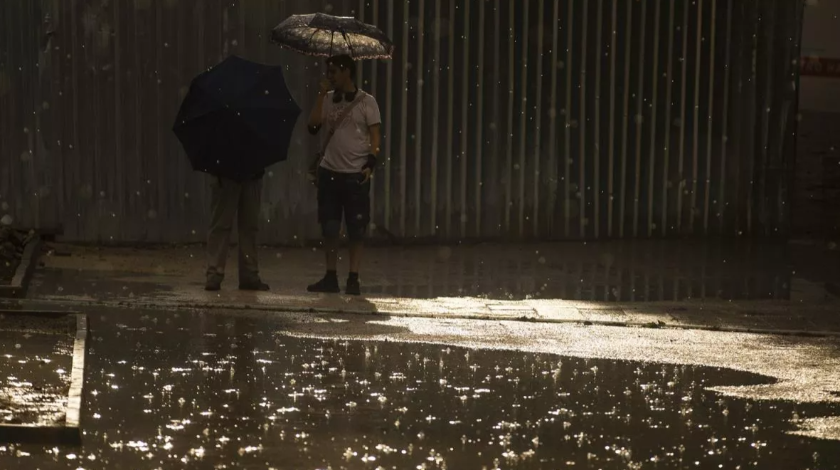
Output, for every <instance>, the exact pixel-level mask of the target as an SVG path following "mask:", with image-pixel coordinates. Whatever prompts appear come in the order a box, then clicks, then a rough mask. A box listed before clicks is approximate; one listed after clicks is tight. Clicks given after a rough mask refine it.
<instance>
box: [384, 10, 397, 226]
mask: <svg viewBox="0 0 840 470" xmlns="http://www.w3.org/2000/svg"><path fill="white" fill-rule="evenodd" d="M386 31H387V34H388V36H389V37H394V9H393V7H390V8H388V29H387V30H386ZM386 63H387V71H386V76H385V139H386V140H385V143H386V145H385V148H386V149H387V153H386V154H385V196H384V199H385V214H384V215H383V219H384V222H385V224H384V225H385V230H390V229H391V213H392V210H393V209H392V208H393V203H392V196H393V195H392V192H393V191H392V189H391V168H392V167H393V164H392V161H391V159H392V158H393V148H394V135H393V129H394V126H393V124H392V123H393V122H394V113H393V111H394V61H392V60H389V61H387V62H386Z"/></svg>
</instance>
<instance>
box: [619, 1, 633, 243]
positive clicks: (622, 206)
mask: <svg viewBox="0 0 840 470" xmlns="http://www.w3.org/2000/svg"><path fill="white" fill-rule="evenodd" d="M626 3H627V17H626V21H627V26H626V29H625V34H626V35H628V36H629V35H630V34H631V33H630V31H633V3H634V2H626ZM624 44H625V45H624V88H623V90H624V92H623V94H624V114H623V116H624V119H623V120H622V129H621V181H620V185H621V192H620V193H619V198H618V204H619V209H618V236H619V237H620V238H624V226H625V224H626V221H627V219H626V210H627V204H626V202H625V199H626V196H627V147H628V143H627V134H628V132H629V125H630V124H629V118H630V95H631V93H630V70H631V60H630V52H631V51H632V42H631V41H629V40H628V38H625V40H624Z"/></svg>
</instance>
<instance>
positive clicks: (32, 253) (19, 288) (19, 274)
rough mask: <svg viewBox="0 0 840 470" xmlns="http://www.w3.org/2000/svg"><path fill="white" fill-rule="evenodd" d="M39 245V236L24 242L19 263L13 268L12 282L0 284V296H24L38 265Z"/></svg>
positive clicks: (13, 297)
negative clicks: (5, 284) (24, 245)
mask: <svg viewBox="0 0 840 470" xmlns="http://www.w3.org/2000/svg"><path fill="white" fill-rule="evenodd" d="M41 245H42V242H41V239H40V237H39V238H33V239H32V240H30V241H29V243H27V244H26V247H24V249H23V256H21V259H20V264H19V265H18V267H17V269H15V275H14V277H12V282H11V283H10V284H9V285H7V286H0V298H9V299H20V298H23V297H26V293H27V291H28V290H29V281H31V280H32V275H33V274H34V273H35V268H36V267H38V259H39V258H40V253H41Z"/></svg>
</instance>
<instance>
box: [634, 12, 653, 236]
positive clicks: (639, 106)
mask: <svg viewBox="0 0 840 470" xmlns="http://www.w3.org/2000/svg"><path fill="white" fill-rule="evenodd" d="M639 1H640V2H641V4H642V14H641V27H640V28H639V31H638V32H637V33H636V34H638V35H639V60H638V61H637V62H636V68H637V69H638V78H637V80H638V83H637V84H638V86H639V89H638V91H637V92H636V115H635V116H634V117H633V121H634V122H635V124H636V151H635V153H634V160H635V162H636V171H635V183H634V184H633V237H637V236H639V202H640V198H641V190H642V125H643V124H644V114H643V111H644V98H645V71H646V70H647V64H646V63H645V52H646V50H645V36H646V34H647V25H646V22H647V0H639ZM654 1H657V0H654Z"/></svg>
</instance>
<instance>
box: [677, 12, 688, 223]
mask: <svg viewBox="0 0 840 470" xmlns="http://www.w3.org/2000/svg"><path fill="white" fill-rule="evenodd" d="M689 13H690V8H689V6H688V4H684V5H683V23H682V55H681V56H680V57H681V60H680V62H681V63H682V73H681V74H680V79H681V82H680V119H679V122H678V125H679V128H680V131H679V135H680V137H679V158H678V160H677V161H678V163H679V164H678V166H679V173H678V175H679V176H678V182H677V216H676V218H677V223H676V230H677V233H678V234H681V233H682V214H683V194H684V192H685V191H686V183H685V116H686V109H685V99H686V93H687V88H688V61H689V57H688V20H689V18H690V16H689Z"/></svg>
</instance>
